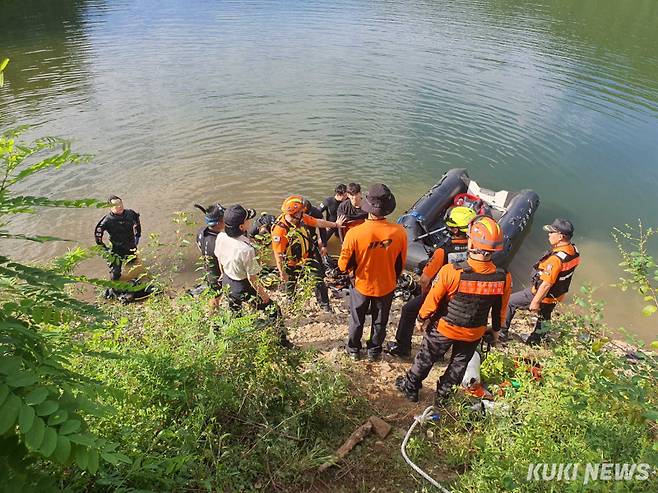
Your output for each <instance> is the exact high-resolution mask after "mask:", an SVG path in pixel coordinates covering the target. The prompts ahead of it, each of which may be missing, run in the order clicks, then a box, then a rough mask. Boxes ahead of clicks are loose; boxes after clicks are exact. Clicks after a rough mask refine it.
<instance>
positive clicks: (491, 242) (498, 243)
mask: <svg viewBox="0 0 658 493" xmlns="http://www.w3.org/2000/svg"><path fill="white" fill-rule="evenodd" d="M468 238H469V239H470V240H471V241H470V247H469V248H472V249H473V250H484V251H487V252H497V251H500V250H502V249H503V243H504V237H503V230H502V229H500V226H499V225H498V223H497V222H496V221H495V220H494V219H493V218H491V217H488V216H478V217H476V218H475V219H473V221H471V224H470V226H469V227H468Z"/></svg>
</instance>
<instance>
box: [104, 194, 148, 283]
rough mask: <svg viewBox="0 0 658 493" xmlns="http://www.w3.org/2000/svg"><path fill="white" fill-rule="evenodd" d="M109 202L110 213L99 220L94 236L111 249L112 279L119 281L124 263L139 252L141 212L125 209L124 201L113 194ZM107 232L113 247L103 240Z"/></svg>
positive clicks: (106, 248)
mask: <svg viewBox="0 0 658 493" xmlns="http://www.w3.org/2000/svg"><path fill="white" fill-rule="evenodd" d="M108 202H109V204H110V213H109V214H107V215H105V216H104V217H103V219H101V220H100V221H99V222H98V224H97V225H96V229H95V231H94V236H95V239H96V244H97V245H100V246H102V247H103V248H104V249H105V250H108V251H109V253H110V259H109V261H108V265H109V268H110V279H112V280H113V281H118V280H119V279H120V278H121V267H122V265H123V264H124V262H126V261H129V260H128V259H129V257H133V259H134V256H135V254H136V252H137V245H138V244H139V238H140V236H141V235H142V225H141V224H140V222H139V214H138V213H137V212H135V211H134V210H132V209H124V207H123V201H122V200H121V199H120V198H119V197H117V196H116V195H112V196H111V197H110V198H109V199H108ZM106 232H107V234H108V236H109V239H110V243H111V244H112V245H111V247H108V246H107V245H106V244H105V243H104V242H103V235H104V234H105V233H106ZM130 261H131V260H130Z"/></svg>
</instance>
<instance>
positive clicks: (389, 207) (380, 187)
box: [361, 183, 395, 217]
mask: <svg viewBox="0 0 658 493" xmlns="http://www.w3.org/2000/svg"><path fill="white" fill-rule="evenodd" d="M361 208H362V209H363V210H364V211H366V212H369V213H371V214H374V215H375V216H379V217H384V216H388V215H389V214H390V213H391V212H393V211H394V210H395V196H394V195H393V194H392V193H391V190H390V189H389V188H388V187H387V186H386V185H384V184H383V183H378V184H377V185H372V186H371V187H370V188H369V189H368V193H367V194H366V199H365V200H364V201H363V203H362V204H361Z"/></svg>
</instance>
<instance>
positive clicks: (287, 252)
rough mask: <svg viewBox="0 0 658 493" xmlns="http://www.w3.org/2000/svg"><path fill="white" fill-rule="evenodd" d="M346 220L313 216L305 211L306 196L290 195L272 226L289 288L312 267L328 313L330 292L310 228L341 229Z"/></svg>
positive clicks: (278, 263)
mask: <svg viewBox="0 0 658 493" xmlns="http://www.w3.org/2000/svg"><path fill="white" fill-rule="evenodd" d="M344 221H345V218H344V217H338V218H337V219H336V221H335V222H333V221H326V220H324V219H318V218H315V217H312V216H310V215H308V214H306V213H305V212H304V198H303V197H302V196H300V195H291V196H290V197H288V198H287V199H286V200H284V201H283V204H282V205H281V215H280V216H279V217H278V218H277V220H276V222H275V223H274V226H273V227H272V250H274V259H275V261H276V266H277V269H278V270H279V276H280V277H281V281H282V282H284V283H285V286H286V290H287V291H288V292H289V293H290V292H292V290H293V289H294V286H295V283H296V282H297V279H298V277H299V274H300V273H301V272H302V268H303V266H304V265H308V266H310V269H311V272H312V274H313V275H314V277H315V282H316V285H315V296H316V298H317V300H318V303H319V304H320V306H321V307H322V308H323V309H324V310H325V311H328V312H330V311H331V306H330V305H329V292H328V290H327V286H326V284H325V283H324V279H323V277H322V276H321V275H320V271H321V266H320V265H318V264H319V263H318V261H317V259H316V258H314V256H313V253H314V249H315V245H314V244H313V232H312V231H311V228H312V229H315V228H340V227H341V226H342V225H343V222H344Z"/></svg>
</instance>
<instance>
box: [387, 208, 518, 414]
mask: <svg viewBox="0 0 658 493" xmlns="http://www.w3.org/2000/svg"><path fill="white" fill-rule="evenodd" d="M502 249H503V232H502V230H501V229H500V226H499V225H498V223H497V222H496V221H495V220H493V219H492V218H490V217H486V216H480V217H477V218H476V219H474V220H473V222H472V223H471V225H470V226H469V230H468V258H467V260H465V261H463V262H460V263H457V264H447V265H444V266H443V267H442V268H441V270H440V271H439V274H438V276H437V278H436V280H435V281H434V284H433V285H432V288H431V289H430V292H429V293H428V294H427V298H426V299H425V302H424V303H423V306H422V307H421V308H420V313H419V315H418V324H419V326H420V327H419V328H426V331H425V335H424V336H423V342H422V344H421V347H420V351H419V352H418V354H416V358H415V360H414V362H413V365H412V366H411V368H410V369H409V371H407V373H406V375H404V376H400V377H398V378H397V380H396V381H395V386H396V388H397V389H398V390H399V391H400V392H402V393H403V394H404V396H405V397H406V398H407V399H409V400H410V401H413V402H417V401H418V391H419V390H420V388H421V387H422V382H423V380H425V378H427V375H428V374H429V372H430V370H431V369H432V366H433V365H434V363H435V362H436V361H439V360H441V359H442V358H443V355H444V354H445V353H446V352H447V351H448V350H449V349H450V348H451V347H452V356H451V358H450V362H449V363H448V367H447V368H446V370H445V372H444V373H443V375H441V377H440V378H439V381H438V382H437V386H436V401H437V402H440V401H441V400H443V399H445V398H447V397H449V396H450V394H451V389H452V386H453V385H457V384H459V383H460V382H461V381H462V379H463V378H464V373H466V367H467V365H468V362H469V361H470V360H471V358H472V357H473V353H475V350H476V348H477V346H478V344H479V343H480V339H482V337H483V336H484V335H485V332H491V333H492V334H493V338H494V342H495V340H496V339H497V334H498V330H500V325H501V324H500V322H501V320H502V317H504V316H505V312H506V311H507V302H508V300H509V296H510V292H511V289H512V278H511V276H510V274H509V273H507V272H506V271H505V270H504V269H499V268H496V266H495V265H494V263H493V262H492V261H491V255H492V253H493V252H495V251H500V250H502ZM490 312H491V321H492V323H491V325H492V327H491V329H487V322H488V316H489V313H490ZM437 316H438V317H440V318H439V319H438V321H437V320H436V319H437Z"/></svg>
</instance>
